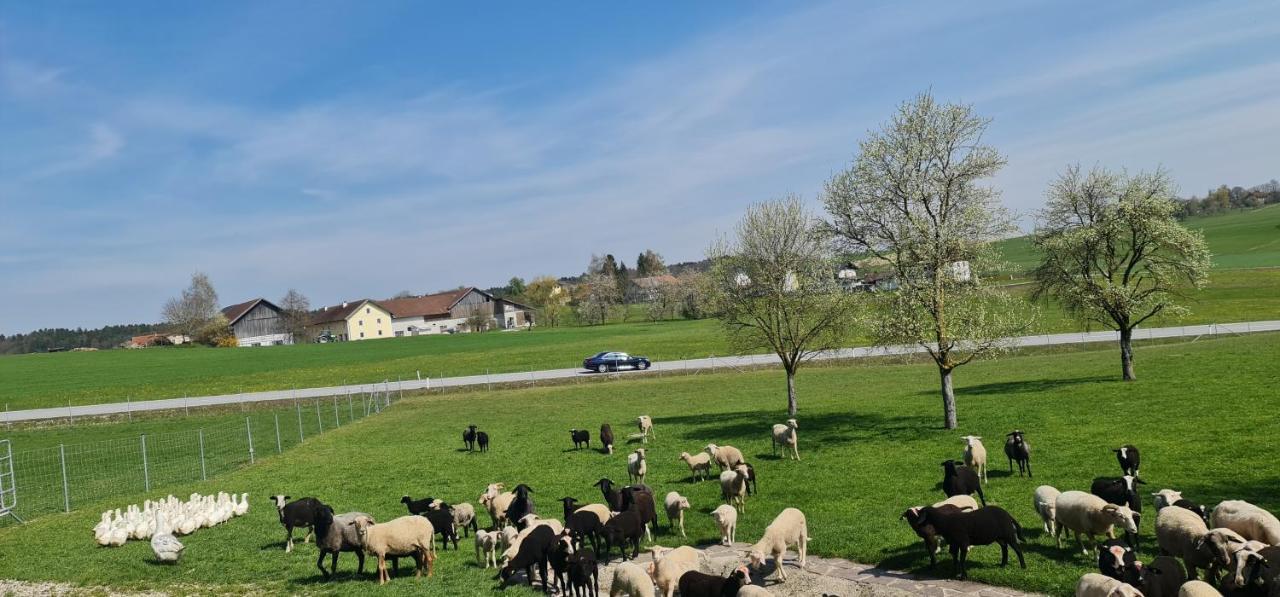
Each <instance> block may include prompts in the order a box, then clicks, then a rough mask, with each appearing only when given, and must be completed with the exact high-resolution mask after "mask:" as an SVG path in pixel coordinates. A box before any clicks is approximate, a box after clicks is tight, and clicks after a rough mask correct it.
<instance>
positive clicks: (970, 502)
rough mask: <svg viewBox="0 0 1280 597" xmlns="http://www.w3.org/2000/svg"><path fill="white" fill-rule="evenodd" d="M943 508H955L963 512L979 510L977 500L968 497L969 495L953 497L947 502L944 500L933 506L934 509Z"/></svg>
mask: <svg viewBox="0 0 1280 597" xmlns="http://www.w3.org/2000/svg"><path fill="white" fill-rule="evenodd" d="M943 506H955V507H957V508H959V509H961V510H977V509H978V500H975V499H973V497H971V496H967V495H953V496H951V497H949V498H947V499H945V500H942V501H941V502H936V503H934V504H933V507H934V508H941V507H943Z"/></svg>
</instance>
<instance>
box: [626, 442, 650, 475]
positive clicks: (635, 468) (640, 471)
mask: <svg viewBox="0 0 1280 597" xmlns="http://www.w3.org/2000/svg"><path fill="white" fill-rule="evenodd" d="M648 470H649V467H648V466H647V465H646V464H645V461H644V448H639V449H637V450H636V451H635V452H632V453H631V454H628V455H627V481H629V482H631V483H644V476H645V474H646V473H647V472H648Z"/></svg>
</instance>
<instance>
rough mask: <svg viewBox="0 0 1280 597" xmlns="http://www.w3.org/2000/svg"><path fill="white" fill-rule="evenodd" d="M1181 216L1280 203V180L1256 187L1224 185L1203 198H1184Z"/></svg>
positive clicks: (1201, 214)
mask: <svg viewBox="0 0 1280 597" xmlns="http://www.w3.org/2000/svg"><path fill="white" fill-rule="evenodd" d="M1179 203H1181V207H1182V209H1181V210H1180V211H1179V213H1178V217H1179V218H1186V217H1190V216H1208V215H1213V214H1220V213H1223V212H1227V211H1231V210H1234V209H1252V208H1255V207H1262V206H1264V205H1271V204H1273V203H1280V181H1276V179H1274V178H1273V179H1271V181H1270V182H1268V183H1265V184H1260V185H1258V186H1256V187H1250V188H1247V189H1246V188H1244V187H1228V186H1227V185H1222V186H1220V187H1218V188H1216V189H1213V190H1212V191H1209V192H1208V193H1206V194H1205V196H1204V197H1203V198H1200V197H1191V198H1190V199H1182V200H1181V201H1180V202H1179Z"/></svg>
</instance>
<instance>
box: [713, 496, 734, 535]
mask: <svg viewBox="0 0 1280 597" xmlns="http://www.w3.org/2000/svg"><path fill="white" fill-rule="evenodd" d="M711 518H714V519H715V521H716V526H717V527H719V528H720V543H721V544H722V545H733V542H734V541H736V540H737V530H738V511H737V510H736V509H734V507H733V506H730V505H728V504H724V505H721V506H718V507H716V509H715V510H712V511H711Z"/></svg>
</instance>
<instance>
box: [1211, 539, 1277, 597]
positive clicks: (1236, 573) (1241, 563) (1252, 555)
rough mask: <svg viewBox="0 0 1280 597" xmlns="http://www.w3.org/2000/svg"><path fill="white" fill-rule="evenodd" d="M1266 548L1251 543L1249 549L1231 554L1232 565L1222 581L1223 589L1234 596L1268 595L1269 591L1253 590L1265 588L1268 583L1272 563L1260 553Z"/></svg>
mask: <svg viewBox="0 0 1280 597" xmlns="http://www.w3.org/2000/svg"><path fill="white" fill-rule="evenodd" d="M1266 548H1267V545H1266V544H1264V543H1261V542H1258V541H1250V542H1249V545H1248V546H1247V547H1243V548H1241V549H1239V550H1237V551H1236V552H1235V553H1233V554H1231V565H1230V566H1229V567H1228V570H1227V575H1226V576H1224V577H1223V578H1222V580H1221V586H1222V588H1223V589H1225V590H1226V591H1227V592H1228V593H1231V594H1233V595H1235V594H1240V595H1245V594H1250V593H1257V594H1260V595H1263V594H1266V593H1267V592H1268V591H1254V590H1253V589H1256V588H1263V585H1265V584H1266V581H1267V574H1268V572H1269V570H1268V569H1269V568H1270V567H1271V563H1270V562H1268V561H1267V558H1266V557H1265V556H1263V555H1262V553H1260V552H1261V550H1263V549H1266Z"/></svg>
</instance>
